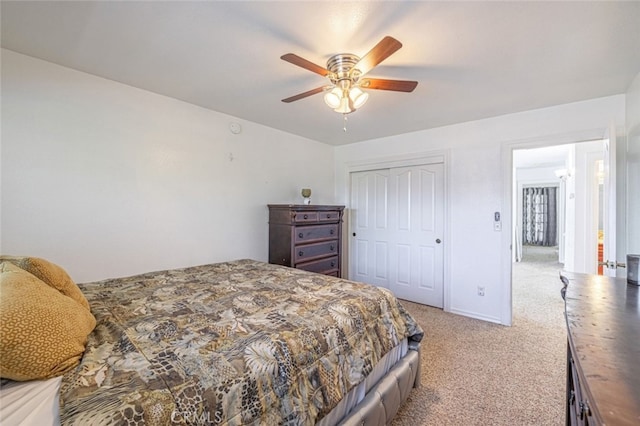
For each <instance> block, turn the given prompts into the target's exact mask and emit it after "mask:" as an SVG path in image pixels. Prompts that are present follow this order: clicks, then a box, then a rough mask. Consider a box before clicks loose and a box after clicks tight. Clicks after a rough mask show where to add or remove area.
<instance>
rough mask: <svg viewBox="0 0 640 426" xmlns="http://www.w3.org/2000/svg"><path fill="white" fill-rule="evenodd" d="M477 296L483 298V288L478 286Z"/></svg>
mask: <svg viewBox="0 0 640 426" xmlns="http://www.w3.org/2000/svg"><path fill="white" fill-rule="evenodd" d="M478 296H484V287H482V286H478Z"/></svg>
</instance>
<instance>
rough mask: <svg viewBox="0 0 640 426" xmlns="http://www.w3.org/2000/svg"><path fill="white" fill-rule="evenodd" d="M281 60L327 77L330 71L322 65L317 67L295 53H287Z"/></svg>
mask: <svg viewBox="0 0 640 426" xmlns="http://www.w3.org/2000/svg"><path fill="white" fill-rule="evenodd" d="M280 59H282V60H285V61H287V62H290V63H292V64H293V65H297V66H299V67H302V68H304V69H306V70H309V71H311V72H315V73H316V74H320V75H321V76H323V77H325V76H326V75H327V74H329V73H330V71H329V70H328V69H326V68H323V67H321V66H320V65H316V64H314V63H313V62H310V61H307V60H306V59H304V58H301V57H300V56H298V55H296V54H295V53H287V54H286V55H282V56H280Z"/></svg>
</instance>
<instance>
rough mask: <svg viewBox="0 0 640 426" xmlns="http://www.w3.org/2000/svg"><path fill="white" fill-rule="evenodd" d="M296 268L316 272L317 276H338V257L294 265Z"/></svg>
mask: <svg viewBox="0 0 640 426" xmlns="http://www.w3.org/2000/svg"><path fill="white" fill-rule="evenodd" d="M296 268H298V269H304V270H305V271H310V272H317V273H319V274H325V275H334V276H338V256H333V257H329V258H327V259H320V260H315V261H312V262H305V263H299V264H297V265H296Z"/></svg>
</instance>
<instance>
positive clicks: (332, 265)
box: [331, 260, 336, 268]
mask: <svg viewBox="0 0 640 426" xmlns="http://www.w3.org/2000/svg"><path fill="white" fill-rule="evenodd" d="M334 266H336V261H335V260H332V261H331V267H332V268H333V267H334Z"/></svg>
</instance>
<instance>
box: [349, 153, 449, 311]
mask: <svg viewBox="0 0 640 426" xmlns="http://www.w3.org/2000/svg"><path fill="white" fill-rule="evenodd" d="M351 184H352V185H351V188H352V192H351V194H352V200H351V208H352V210H351V212H352V215H351V220H352V228H351V229H352V232H353V233H355V236H352V237H351V265H352V269H351V274H350V277H351V278H352V279H354V280H358V281H364V282H367V283H370V284H375V285H380V286H383V287H386V288H389V289H390V290H392V291H393V292H394V293H395V294H396V296H398V297H400V298H402V299H406V300H411V301H414V302H419V303H423V304H427V305H431V306H436V307H440V308H441V307H443V305H444V298H443V293H444V292H443V276H444V257H443V245H444V242H443V241H442V238H443V234H444V166H443V164H430V165H424V166H411V167H401V168H393V169H390V170H376V171H366V172H357V173H353V174H352V180H351Z"/></svg>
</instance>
